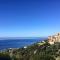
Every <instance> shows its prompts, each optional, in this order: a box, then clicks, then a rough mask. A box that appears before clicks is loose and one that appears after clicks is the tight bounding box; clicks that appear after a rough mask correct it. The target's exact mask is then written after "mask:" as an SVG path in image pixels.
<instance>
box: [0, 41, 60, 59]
mask: <svg viewBox="0 0 60 60" xmlns="http://www.w3.org/2000/svg"><path fill="white" fill-rule="evenodd" d="M2 58H7V59H6V60H60V43H59V42H58V43H55V44H53V45H50V44H49V43H48V41H47V40H44V41H42V42H38V43H35V44H33V45H31V46H27V47H24V48H18V49H13V48H12V49H7V50H5V51H2V52H0V59H2ZM2 60H4V59H2Z"/></svg>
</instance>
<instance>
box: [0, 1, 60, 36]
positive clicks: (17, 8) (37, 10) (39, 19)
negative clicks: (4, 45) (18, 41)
mask: <svg viewBox="0 0 60 60" xmlns="http://www.w3.org/2000/svg"><path fill="white" fill-rule="evenodd" d="M59 31H60V1H59V0H0V37H39V36H40V37H41V36H42V37H43V36H48V35H50V34H53V33H54V32H59Z"/></svg>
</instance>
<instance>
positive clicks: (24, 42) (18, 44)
mask: <svg viewBox="0 0 60 60" xmlns="http://www.w3.org/2000/svg"><path fill="white" fill-rule="evenodd" d="M42 40H44V38H32V39H3V40H1V39H0V50H3V49H8V48H22V47H24V46H29V45H32V44H34V43H37V42H40V41H42Z"/></svg>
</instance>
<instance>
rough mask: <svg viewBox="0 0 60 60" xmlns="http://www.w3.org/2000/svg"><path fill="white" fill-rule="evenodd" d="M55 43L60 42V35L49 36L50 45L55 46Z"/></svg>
mask: <svg viewBox="0 0 60 60" xmlns="http://www.w3.org/2000/svg"><path fill="white" fill-rule="evenodd" d="M55 42H60V33H57V34H56V35H53V36H48V43H50V44H54V43H55Z"/></svg>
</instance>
